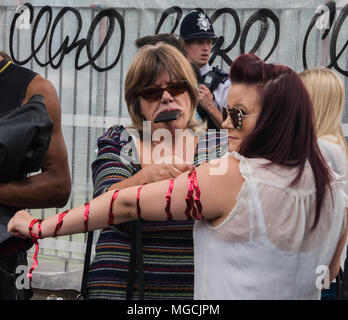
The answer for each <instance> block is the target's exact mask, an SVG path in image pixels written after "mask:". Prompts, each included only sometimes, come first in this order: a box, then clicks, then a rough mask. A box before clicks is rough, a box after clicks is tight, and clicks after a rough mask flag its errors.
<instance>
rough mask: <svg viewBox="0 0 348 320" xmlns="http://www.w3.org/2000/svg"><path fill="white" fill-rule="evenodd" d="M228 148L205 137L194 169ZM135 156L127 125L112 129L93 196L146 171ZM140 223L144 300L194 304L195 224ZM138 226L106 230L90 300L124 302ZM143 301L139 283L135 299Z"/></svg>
mask: <svg viewBox="0 0 348 320" xmlns="http://www.w3.org/2000/svg"><path fill="white" fill-rule="evenodd" d="M227 149H228V148H227V136H226V137H225V138H223V137H222V135H221V134H219V133H215V131H213V132H207V133H204V134H202V135H201V136H199V141H198V144H197V147H196V150H195V155H194V165H195V166H199V165H200V164H202V163H204V162H206V161H209V160H212V159H216V158H219V157H221V156H222V155H223V154H224V153H226V152H227ZM136 156H137V155H136V148H135V143H134V141H133V139H132V138H131V136H130V135H129V133H128V131H127V130H126V129H125V128H124V127H123V126H117V125H116V126H113V127H112V128H110V129H109V130H107V131H106V132H105V134H104V135H103V136H102V137H100V138H99V139H98V156H97V159H96V160H95V161H94V162H93V164H92V171H93V182H94V196H98V195H100V194H102V193H104V192H105V191H106V190H107V189H108V188H109V187H110V186H111V185H112V184H114V183H117V182H120V181H122V180H124V179H127V178H130V177H131V176H133V175H134V174H136V173H137V172H138V171H139V170H141V167H140V166H139V165H136V163H137V162H136V161H135V160H136ZM140 222H141V230H142V233H143V248H142V250H143V269H144V299H147V300H148V299H193V271H194V270H193V264H194V261H193V239H192V228H193V220H186V221H144V220H140ZM133 225H134V224H133V223H132V222H127V223H123V224H120V225H118V226H113V227H112V228H108V229H104V230H102V231H101V233H100V237H99V239H98V242H97V246H96V256H95V258H94V260H93V262H92V264H91V266H90V270H89V273H88V285H87V287H88V298H89V299H125V297H126V287H127V281H128V277H129V275H128V268H129V260H130V251H131V242H132V233H133ZM136 273H137V271H136ZM138 297H139V296H138V288H137V284H135V286H134V288H133V298H134V299H138Z"/></svg>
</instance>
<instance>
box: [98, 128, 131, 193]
mask: <svg viewBox="0 0 348 320" xmlns="http://www.w3.org/2000/svg"><path fill="white" fill-rule="evenodd" d="M126 133H127V131H126V130H125V128H124V127H123V126H114V127H111V128H110V129H108V130H107V131H106V132H105V133H104V135H103V136H101V137H100V138H99V139H98V155H97V158H96V160H95V161H94V162H93V163H92V178H93V187H94V192H93V195H94V197H97V196H99V195H101V194H102V193H104V192H106V191H107V189H108V188H109V187H110V186H111V185H112V184H115V183H118V182H120V181H122V180H124V179H128V178H130V177H131V176H132V175H134V172H135V171H136V166H135V161H134V156H135V154H136V150H135V144H133V143H132V138H130V139H129V137H130V135H129V134H126Z"/></svg>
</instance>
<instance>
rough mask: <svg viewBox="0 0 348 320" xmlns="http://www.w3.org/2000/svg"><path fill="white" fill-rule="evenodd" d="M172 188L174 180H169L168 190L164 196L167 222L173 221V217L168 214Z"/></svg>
mask: <svg viewBox="0 0 348 320" xmlns="http://www.w3.org/2000/svg"><path fill="white" fill-rule="evenodd" d="M173 188H174V178H172V179H170V180H169V188H168V191H167V194H166V199H167V205H166V213H167V220H173V215H172V213H171V212H170V202H171V200H172V192H173Z"/></svg>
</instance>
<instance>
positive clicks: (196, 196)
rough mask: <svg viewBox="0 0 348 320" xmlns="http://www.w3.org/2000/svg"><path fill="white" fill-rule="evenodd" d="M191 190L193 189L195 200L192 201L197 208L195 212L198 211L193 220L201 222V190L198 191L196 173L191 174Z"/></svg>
mask: <svg viewBox="0 0 348 320" xmlns="http://www.w3.org/2000/svg"><path fill="white" fill-rule="evenodd" d="M192 180H193V188H194V189H195V198H194V201H195V203H196V206H197V210H198V214H197V216H196V217H195V219H197V220H201V219H203V218H204V217H203V214H202V203H201V200H200V198H201V190H200V189H199V185H198V180H197V171H194V172H193V179H192Z"/></svg>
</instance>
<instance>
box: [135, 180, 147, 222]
mask: <svg viewBox="0 0 348 320" xmlns="http://www.w3.org/2000/svg"><path fill="white" fill-rule="evenodd" d="M145 184H146V183H144V184H143V185H142V186H140V187H139V188H138V192H137V213H138V218H140V215H141V208H140V191H141V189H142V188H143V186H145Z"/></svg>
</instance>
